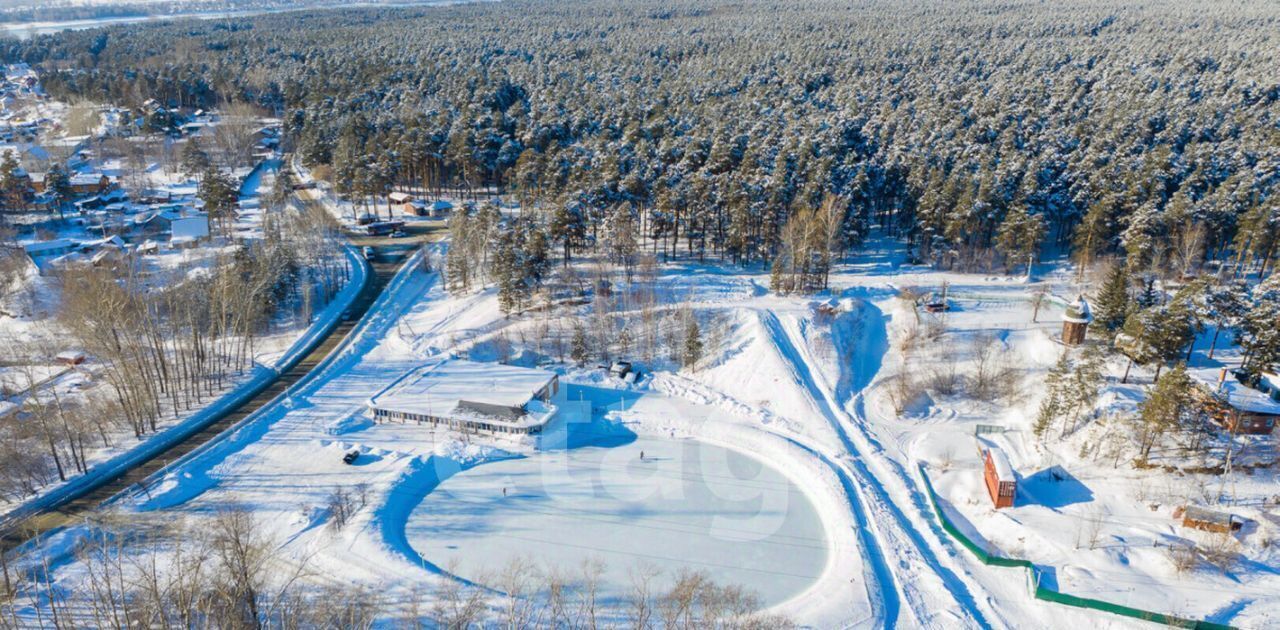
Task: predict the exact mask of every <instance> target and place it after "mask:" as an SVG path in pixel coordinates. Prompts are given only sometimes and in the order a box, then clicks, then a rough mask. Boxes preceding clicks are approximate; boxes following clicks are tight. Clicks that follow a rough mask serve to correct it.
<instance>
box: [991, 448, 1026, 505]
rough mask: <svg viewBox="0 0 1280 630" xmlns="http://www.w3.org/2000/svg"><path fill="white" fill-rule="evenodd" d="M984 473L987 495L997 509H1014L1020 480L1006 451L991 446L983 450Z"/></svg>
mask: <svg viewBox="0 0 1280 630" xmlns="http://www.w3.org/2000/svg"><path fill="white" fill-rule="evenodd" d="M982 472H983V477H984V478H985V480H986V483H987V493H988V494H989V495H991V503H992V504H993V505H995V507H996V509H1000V508H1006V507H1013V504H1014V500H1015V499H1016V498H1017V495H1018V479H1017V477H1016V476H1015V475H1014V474H1013V466H1011V465H1010V464H1009V458H1008V457H1005V454H1004V451H1001V450H1000V449H998V448H996V447H994V446H989V447H986V448H984V449H983V450H982Z"/></svg>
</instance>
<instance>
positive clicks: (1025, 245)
mask: <svg viewBox="0 0 1280 630" xmlns="http://www.w3.org/2000/svg"><path fill="white" fill-rule="evenodd" d="M1044 234H1045V224H1044V219H1043V218H1041V217H1040V216H1039V215H1034V214H1028V213H1027V209H1026V207H1025V206H1023V205H1022V204H1018V205H1015V206H1014V207H1013V208H1011V209H1010V210H1009V212H1008V213H1007V214H1005V217H1004V221H1003V222H1002V223H1001V224H1000V229H999V230H998V231H997V233H996V242H995V246H996V251H998V252H1000V254H1001V255H1003V256H1004V259H1005V267H1006V268H1009V269H1013V268H1015V267H1017V266H1020V265H1026V266H1027V275H1028V276H1029V275H1031V264H1032V262H1033V261H1034V259H1035V253H1036V250H1037V249H1038V248H1039V247H1040V241H1041V240H1043V239H1044Z"/></svg>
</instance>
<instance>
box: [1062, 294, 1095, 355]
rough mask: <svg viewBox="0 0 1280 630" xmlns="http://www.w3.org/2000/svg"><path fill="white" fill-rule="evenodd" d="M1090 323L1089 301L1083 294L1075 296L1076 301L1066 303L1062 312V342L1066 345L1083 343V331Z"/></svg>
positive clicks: (1091, 321)
mask: <svg viewBox="0 0 1280 630" xmlns="http://www.w3.org/2000/svg"><path fill="white" fill-rule="evenodd" d="M1091 323H1093V310H1092V309H1090V308H1089V302H1088V301H1087V300H1085V299H1084V296H1083V295H1081V296H1078V297H1076V301H1074V302H1072V303H1070V304H1068V305H1067V310H1066V312H1064V313H1063V314H1062V343H1064V344H1067V345H1068V346H1078V345H1080V344H1082V343H1084V337H1085V333H1087V332H1088V330H1089V324H1091Z"/></svg>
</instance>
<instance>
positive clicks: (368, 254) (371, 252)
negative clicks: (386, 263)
mask: <svg viewBox="0 0 1280 630" xmlns="http://www.w3.org/2000/svg"><path fill="white" fill-rule="evenodd" d="M361 252H362V253H363V254H364V259H365V260H373V257H374V256H377V255H378V252H377V250H375V249H374V248H373V247H372V246H369V245H365V246H364V248H363V249H362V250H361Z"/></svg>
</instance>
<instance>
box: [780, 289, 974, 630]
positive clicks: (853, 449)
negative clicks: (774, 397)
mask: <svg viewBox="0 0 1280 630" xmlns="http://www.w3.org/2000/svg"><path fill="white" fill-rule="evenodd" d="M862 304H864V305H865V302H862ZM865 308H866V307H865V306H864V309H865ZM864 314H865V310H864ZM759 315H760V318H761V323H762V324H763V325H764V327H765V330H767V331H768V333H769V336H770V338H771V341H772V342H773V344H774V345H775V347H776V348H777V350H778V353H779V354H780V356H782V357H784V358H785V359H786V360H787V362H788V363H790V367H791V370H792V376H794V378H795V381H796V384H797V385H799V386H800V387H802V388H803V389H804V390H805V391H806V392H807V393H808V395H809V396H810V397H811V398H812V400H813V401H814V403H815V404H816V405H817V407H818V408H819V409H820V410H822V412H823V416H824V418H825V419H826V420H827V422H828V423H829V424H830V425H831V428H832V429H833V430H834V432H835V433H836V435H837V436H838V437H839V439H840V441H841V444H842V445H843V447H844V449H845V450H846V451H847V453H846V454H843V455H841V456H840V457H839V458H838V459H837V460H836V463H837V464H838V465H839V468H840V469H841V479H842V480H844V481H846V483H847V484H849V485H851V486H852V488H846V490H849V489H852V490H854V491H855V492H854V493H852V494H851V495H850V501H851V503H854V504H861V511H864V512H867V513H869V514H872V515H874V517H875V519H874V523H870V522H869V521H868V520H867V518H866V515H859V521H861V522H863V523H868V524H870V525H871V526H870V528H869V529H870V530H871V531H872V532H873V533H874V535H875V537H876V539H877V540H875V541H874V545H867V547H868V552H869V554H868V555H880V554H884V555H886V556H889V557H892V559H893V564H894V565H895V567H896V571H894V570H890V569H889V567H888V566H884V567H883V568H881V565H880V563H879V562H877V561H876V560H877V559H876V558H869V559H870V560H871V561H872V563H873V565H876V567H877V573H878V574H879V581H880V582H881V586H882V588H881V594H882V597H883V598H884V604H885V619H884V621H885V624H884V625H885V626H886V627H892V626H894V625H895V618H896V606H897V604H898V602H897V599H898V597H901V598H902V599H903V600H905V601H906V603H907V605H908V607H909V609H910V610H911V613H912V615H913V616H914V617H915V621H916V623H917V624H918V625H920V626H926V627H956V626H962V627H977V628H989V627H991V625H990V623H989V622H988V621H987V620H986V617H985V616H984V615H983V613H982V612H981V611H980V610H979V606H978V603H977V601H976V600H975V598H974V596H973V594H972V593H971V592H970V590H969V588H968V586H967V585H966V584H965V582H964V581H963V580H961V579H960V578H959V577H958V576H957V575H956V573H955V572H954V571H953V570H952V569H950V568H948V567H946V566H944V565H943V563H942V562H941V560H940V559H939V558H938V557H937V555H936V554H935V553H934V550H933V548H932V547H931V546H930V545H929V544H928V543H927V542H926V541H925V540H924V539H923V538H922V537H921V535H920V533H919V529H918V527H917V524H916V523H914V522H912V519H909V518H908V516H907V515H906V514H905V513H904V512H903V511H902V510H901V509H900V508H899V507H898V506H897V505H896V504H895V503H894V502H893V500H892V498H891V497H890V494H889V491H888V489H887V488H885V487H884V485H883V484H882V482H881V480H880V479H879V478H878V477H876V476H875V475H874V474H873V473H872V472H871V470H870V469H869V468H868V466H867V463H866V459H867V457H868V454H867V450H868V449H865V448H862V447H859V446H858V445H857V444H856V443H855V440H854V439H853V438H852V437H851V436H850V435H849V432H848V429H847V425H849V424H853V419H852V418H850V417H849V414H848V413H847V412H846V411H845V409H844V408H843V407H842V406H841V405H840V404H839V403H838V402H837V401H836V400H835V399H834V396H833V394H832V392H831V391H830V389H829V388H828V387H827V386H826V384H825V383H823V382H822V381H821V380H819V377H818V376H816V375H815V374H814V373H813V370H812V369H811V367H810V366H811V361H810V357H808V353H807V352H803V351H802V350H801V347H802V345H801V344H797V343H796V337H799V336H801V333H800V332H799V331H796V332H794V333H793V332H791V331H790V330H789V329H788V328H787V327H786V326H784V325H783V323H782V322H781V321H780V320H779V319H778V316H777V314H775V313H774V312H773V311H771V310H765V311H761V312H760V313H759ZM876 315H878V312H877V313H876ZM882 328H883V327H882ZM862 332H863V333H864V334H863V335H862V336H861V337H862V339H861V341H862V342H863V344H864V347H863V348H861V349H862V350H863V351H864V352H861V353H859V354H858V356H859V357H860V359H861V361H860V362H861V365H859V366H857V368H858V369H856V370H855V371H854V372H853V374H852V375H851V376H852V377H851V378H849V379H848V381H849V382H850V383H857V386H856V387H853V386H851V389H854V388H856V389H858V390H859V391H858V394H857V397H856V398H857V400H859V401H860V399H861V391H860V390H861V387H865V385H866V384H868V383H870V382H871V380H872V378H873V377H874V375H875V372H876V371H878V370H879V363H880V357H881V356H883V354H884V349H885V348H884V346H885V345H887V344H884V343H882V344H880V347H879V348H874V347H871V346H872V344H871V343H870V341H872V340H871V339H870V338H869V337H867V336H866V334H865V333H866V331H862ZM882 332H883V331H882ZM880 337H883V334H882V335H880ZM802 341H803V340H802ZM877 350H878V352H877ZM842 369H843V368H842ZM841 380H842V381H844V380H846V379H844V378H842V379H841ZM855 409H860V403H859V404H857V405H855ZM858 418H859V419H861V418H862V416H860V415H859V416H858ZM823 459H824V460H827V459H828V458H827V457H823ZM858 509H859V508H858V507H857V506H856V505H855V510H858ZM872 546H874V547H877V548H878V549H877V550H876V551H874V552H873V551H872V550H871V547H872ZM885 574H887V575H885ZM889 585H893V588H895V589H897V590H898V593H892V594H891V593H889V592H887V590H886V589H887V588H888V586H889ZM937 587H941V588H940V589H939V588H937ZM939 592H946V593H947V594H949V595H950V598H949V600H950V601H947V600H945V599H942V598H937V597H930V594H935V593H939Z"/></svg>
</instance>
